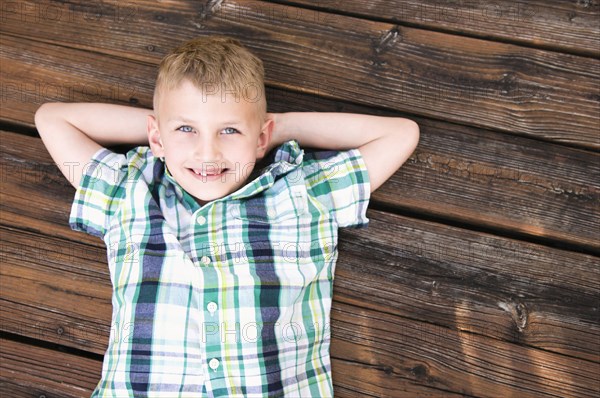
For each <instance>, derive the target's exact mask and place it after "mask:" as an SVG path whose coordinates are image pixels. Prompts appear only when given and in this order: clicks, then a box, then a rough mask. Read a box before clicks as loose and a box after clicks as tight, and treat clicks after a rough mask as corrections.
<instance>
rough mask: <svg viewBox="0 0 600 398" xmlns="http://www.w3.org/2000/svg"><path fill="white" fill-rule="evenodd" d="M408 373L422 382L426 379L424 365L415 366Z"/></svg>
mask: <svg viewBox="0 0 600 398" xmlns="http://www.w3.org/2000/svg"><path fill="white" fill-rule="evenodd" d="M410 373H411V374H412V375H413V376H415V377H416V378H417V379H419V380H423V379H425V378H426V377H427V368H426V367H425V366H424V365H417V366H415V367H414V368H412V369H410Z"/></svg>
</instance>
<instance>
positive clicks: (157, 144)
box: [147, 115, 165, 158]
mask: <svg viewBox="0 0 600 398" xmlns="http://www.w3.org/2000/svg"><path fill="white" fill-rule="evenodd" d="M147 130H148V143H149V144H150V149H151V150H152V154H153V155H154V156H155V157H157V158H160V157H164V156H165V148H164V147H163V143H162V140H161V139H160V131H159V130H158V120H156V117H155V116H154V115H148V128H147Z"/></svg>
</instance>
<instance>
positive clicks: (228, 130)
mask: <svg viewBox="0 0 600 398" xmlns="http://www.w3.org/2000/svg"><path fill="white" fill-rule="evenodd" d="M223 132H224V133H225V134H227V135H229V134H236V133H239V131H238V130H237V129H234V128H233V127H225V128H224V129H223Z"/></svg>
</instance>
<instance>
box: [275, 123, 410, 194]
mask: <svg viewBox="0 0 600 398" xmlns="http://www.w3.org/2000/svg"><path fill="white" fill-rule="evenodd" d="M270 117H271V118H272V119H273V120H274V122H275V123H274V130H273V133H272V142H271V147H276V146H278V145H281V144H282V143H283V142H286V141H288V140H291V139H295V140H297V141H298V143H299V144H300V145H301V146H306V147H311V148H319V149H333V150H345V149H351V148H358V149H359V150H360V153H361V155H362V157H363V159H364V161H365V164H366V165H367V170H368V172H369V180H370V185H371V192H373V191H375V190H376V189H377V188H379V186H381V184H383V183H384V182H385V181H386V180H387V179H388V178H390V177H391V176H392V175H393V174H394V173H395V172H396V170H398V169H399V168H400V166H402V164H403V163H404V162H405V161H406V160H407V159H408V158H409V156H410V155H411V154H412V153H413V151H414V150H415V148H416V146H417V143H418V141H419V126H418V125H417V124H416V123H415V122H413V121H412V120H409V119H403V118H392V117H382V116H371V115H360V114H351V113H314V112H290V113H277V114H270Z"/></svg>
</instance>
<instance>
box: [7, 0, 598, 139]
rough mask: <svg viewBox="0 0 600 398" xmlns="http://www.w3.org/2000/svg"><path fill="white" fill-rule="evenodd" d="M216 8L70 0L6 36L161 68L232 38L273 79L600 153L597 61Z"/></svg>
mask: <svg viewBox="0 0 600 398" xmlns="http://www.w3.org/2000/svg"><path fill="white" fill-rule="evenodd" d="M23 4H24V6H25V7H33V8H35V7H38V8H39V7H42V6H40V5H36V4H37V3H36V4H34V3H33V2H23ZM41 4H48V3H44V2H42V3H41ZM52 4H55V3H52ZM209 4H219V5H220V6H219V7H214V8H211V7H209V6H207V5H206V4H202V3H187V2H173V3H169V7H166V6H165V5H166V3H164V2H159V3H157V2H153V1H141V0H140V1H136V2H131V3H128V7H129V8H128V9H127V12H125V11H124V10H122V9H121V8H119V7H112V8H111V7H108V8H107V9H106V10H103V12H102V13H100V14H98V17H97V18H96V19H91V18H90V9H89V5H87V3H85V4H83V3H82V2H79V1H73V2H68V3H66V2H65V3H63V4H62V6H61V7H63V10H64V11H62V12H63V13H64V14H62V13H61V14H60V15H61V16H60V17H55V18H54V19H53V20H49V18H43V17H39V18H37V19H36V20H35V21H30V20H27V18H26V17H23V16H22V14H19V13H18V12H16V13H13V14H10V15H9V16H10V17H7V18H6V22H5V23H4V24H3V25H2V31H3V33H5V34H13V35H19V36H22V37H29V38H34V39H38V40H42V41H45V42H50V43H56V44H59V45H63V46H70V47H77V48H82V49H87V50H92V51H94V52H101V53H105V54H112V55H118V56H120V57H125V58H129V59H132V60H137V61H142V62H149V63H153V64H156V63H157V62H158V60H159V59H160V58H161V57H162V56H163V55H164V54H165V53H166V51H167V50H168V49H170V48H172V47H173V46H174V45H176V44H179V43H180V42H182V41H183V40H186V39H189V38H190V37H193V36H196V35H199V34H227V35H231V36H234V37H237V38H239V39H241V40H242V41H243V42H244V43H245V44H247V45H248V47H249V48H251V49H252V50H254V51H255V52H256V53H257V54H258V55H259V56H260V57H261V58H262V59H263V60H264V61H265V65H266V69H267V76H268V78H267V79H268V83H269V84H270V85H273V86H277V87H282V88H293V89H296V90H305V91H306V92H310V93H317V94H319V95H321V96H324V97H328V98H336V99H342V100H346V101H350V102H356V103H360V104H365V105H374V106H378V107H387V108H391V109H396V110H401V111H406V112H411V113H413V114H419V115H422V116H426V117H433V118H436V119H443V120H448V121H453V122H458V123H461V124H470V125H474V126H479V127H487V128H491V129H497V130H501V131H506V132H512V133H517V134H523V135H529V136H533V137H538V138H542V139H545V140H553V141H557V142H563V143H568V144H571V145H578V146H583V147H590V148H600V139H599V136H598V131H599V130H598V120H599V118H600V111H599V108H598V100H599V98H600V94H599V92H598V80H597V79H596V76H597V75H598V74H599V73H600V61H599V60H598V59H594V58H587V57H578V56H574V55H570V54H561V53H557V52H553V51H545V50H538V49H531V48H525V47H520V46H516V45H511V44H506V43H497V42H490V41H486V40H480V39H475V38H467V37H462V36H456V35H450V34H445V33H439V32H431V31H427V30H422V29H415V28H409V27H399V26H395V25H392V24H389V23H381V22H372V21H366V20H362V19H357V18H351V17H346V16H340V15H333V14H326V13H323V12H318V11H312V10H307V9H301V8H293V7H290V6H285V5H279V4H270V3H263V2H257V1H229V2H223V3H221V2H216V3H215V2H209ZM123 14H126V15H127V16H128V17H125V16H124V15H123ZM63 15H64V16H63ZM23 18H25V20H24V19H23ZM123 18H125V19H123ZM325 22H326V23H325ZM265 32H269V33H268V34H269V36H268V38H269V39H268V40H265ZM324 37H327V39H326V40H323V38H324ZM91 43H94V44H93V45H92V44H91ZM316 65H318V67H315V66H316Z"/></svg>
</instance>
